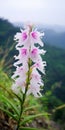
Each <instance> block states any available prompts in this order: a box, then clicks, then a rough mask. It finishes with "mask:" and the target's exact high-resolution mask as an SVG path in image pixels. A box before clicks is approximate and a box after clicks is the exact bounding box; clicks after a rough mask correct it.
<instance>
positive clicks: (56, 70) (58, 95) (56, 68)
mask: <svg viewBox="0 0 65 130" xmlns="http://www.w3.org/2000/svg"><path fill="white" fill-rule="evenodd" d="M17 31H20V30H19V28H16V27H14V26H13V25H12V24H11V23H9V22H8V21H7V20H3V19H0V105H3V104H2V101H3V103H4V104H6V105H3V109H4V108H6V106H7V107H8V108H7V109H10V110H11V108H10V107H11V104H10V103H9V104H7V103H6V100H7V99H5V100H4V97H2V96H1V95H3V93H4V90H5V93H4V96H6V95H7V97H8V98H10V97H9V94H8V93H7V91H8V92H10V94H11V90H10V87H11V84H12V81H11V78H10V77H11V75H12V73H13V69H15V68H13V63H14V58H13V57H14V55H15V54H17V53H18V52H16V50H15V42H14V40H13V38H14V35H15V33H16V32H17ZM45 50H46V51H47V52H46V55H45V56H42V58H43V59H44V60H45V61H46V62H47V67H46V75H45V76H44V77H43V80H44V83H45V86H44V88H43V92H42V94H43V96H42V98H40V99H37V100H36V99H34V98H32V97H29V98H31V101H30V102H29V107H32V108H33V110H34V112H36V113H39V112H42V113H45V116H44V117H45V118H46V119H48V120H50V119H51V120H55V121H56V122H58V123H60V124H62V130H64V129H65V126H64V122H65V50H63V49H59V48H56V47H53V46H50V45H47V44H45ZM12 96H13V95H12ZM27 101H28V99H27ZM13 103H14V101H13ZM17 103H18V102H17ZM27 103H28V102H27ZM27 103H26V105H27ZM16 105H18V104H16ZM35 105H36V107H37V109H36V108H34V107H33V106H35ZM7 109H6V110H7ZM14 110H15V108H14V106H13V111H12V113H14ZM16 111H17V110H16ZM5 112H6V111H5ZM9 114H10V116H13V114H12V115H11V113H9ZM26 114H27V113H26ZM14 118H15V117H14ZM26 129H27V128H26ZM48 130H50V129H48Z"/></svg>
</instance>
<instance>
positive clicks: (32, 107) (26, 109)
mask: <svg viewBox="0 0 65 130" xmlns="http://www.w3.org/2000/svg"><path fill="white" fill-rule="evenodd" d="M36 107H39V105H36V106H31V107H28V108H25V109H24V112H25V111H28V110H30V109H34V108H36Z"/></svg>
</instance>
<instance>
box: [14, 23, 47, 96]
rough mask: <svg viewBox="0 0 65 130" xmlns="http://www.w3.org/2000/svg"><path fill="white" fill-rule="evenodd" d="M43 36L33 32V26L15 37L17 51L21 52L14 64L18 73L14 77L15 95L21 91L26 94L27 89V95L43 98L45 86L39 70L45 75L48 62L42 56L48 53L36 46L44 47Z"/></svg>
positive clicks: (29, 26)
mask: <svg viewBox="0 0 65 130" xmlns="http://www.w3.org/2000/svg"><path fill="white" fill-rule="evenodd" d="M43 35H44V34H43V33H40V32H38V31H36V30H33V27H32V26H31V25H28V27H27V29H25V30H21V33H17V34H16V35H15V39H14V40H16V41H17V42H18V43H17V45H16V49H17V50H18V52H19V54H18V55H17V56H16V55H15V56H14V57H15V59H16V60H17V61H16V62H15V63H14V66H15V67H16V71H15V72H14V74H13V76H12V78H13V80H14V81H15V82H14V83H13V85H12V90H13V91H14V92H15V93H19V92H20V91H22V92H23V93H25V90H26V87H27V95H29V94H33V95H34V96H35V97H39V96H41V92H40V90H41V86H43V85H44V84H43V82H42V77H41V75H40V73H39V72H38V70H39V71H41V72H42V73H43V74H45V66H46V62H45V61H42V58H41V54H43V55H44V54H45V52H46V51H45V50H42V49H40V48H39V47H36V46H35V44H39V45H40V46H43V42H42V41H41V36H43Z"/></svg>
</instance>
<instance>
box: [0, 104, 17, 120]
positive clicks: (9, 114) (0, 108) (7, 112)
mask: <svg viewBox="0 0 65 130" xmlns="http://www.w3.org/2000/svg"><path fill="white" fill-rule="evenodd" d="M0 110H2V111H4V112H5V113H6V114H7V115H8V116H10V117H12V118H13V119H15V120H16V116H14V115H13V114H12V113H11V112H9V111H7V110H6V109H4V108H2V107H0Z"/></svg>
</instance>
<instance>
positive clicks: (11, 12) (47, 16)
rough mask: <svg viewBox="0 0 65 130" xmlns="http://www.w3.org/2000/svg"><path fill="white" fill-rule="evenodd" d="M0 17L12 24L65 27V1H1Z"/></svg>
mask: <svg viewBox="0 0 65 130" xmlns="http://www.w3.org/2000/svg"><path fill="white" fill-rule="evenodd" d="M0 17H3V18H7V19H9V20H10V21H11V22H18V21H20V22H22V21H23V22H28V21H30V22H33V23H35V22H36V23H43V24H58V25H65V0H0Z"/></svg>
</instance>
